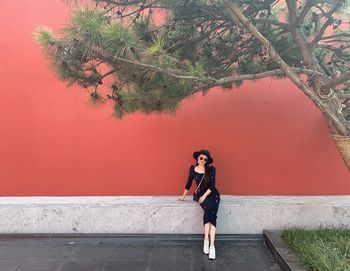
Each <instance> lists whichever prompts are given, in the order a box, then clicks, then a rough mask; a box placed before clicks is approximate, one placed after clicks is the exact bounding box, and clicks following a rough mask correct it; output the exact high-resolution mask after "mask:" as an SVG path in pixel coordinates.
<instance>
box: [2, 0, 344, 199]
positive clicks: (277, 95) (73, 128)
mask: <svg viewBox="0 0 350 271" xmlns="http://www.w3.org/2000/svg"><path fill="white" fill-rule="evenodd" d="M67 14H68V8H67V6H65V4H64V2H63V1H61V0H50V1H44V0H26V1H10V0H6V1H2V3H1V10H0V33H1V36H0V54H1V65H0V75H1V80H0V89H1V99H0V195H2V196H8V195H16V196H17V195H180V194H182V192H183V189H184V186H185V182H186V180H187V173H188V168H189V166H190V165H191V164H192V163H194V159H193V158H192V152H193V151H195V150H198V149H200V148H208V149H209V150H210V151H211V152H212V155H213V157H214V160H215V161H214V165H215V166H216V169H217V187H218V189H219V191H220V192H221V194H233V195H317V194H324V195H326V194H349V193H350V174H349V173H348V171H347V169H346V167H345V165H344V164H343V161H342V160H341V158H340V156H339V154H338V152H337V149H336V147H335V146H334V144H333V142H332V141H331V139H330V137H329V131H328V128H327V125H326V123H325V121H324V119H323V117H322V115H321V114H320V112H319V111H318V109H317V108H316V107H315V106H314V105H313V104H312V102H310V101H309V100H308V99H307V98H306V97H305V96H304V95H303V94H302V93H301V91H299V90H298V89H297V88H296V87H294V85H292V84H291V83H290V82H289V81H288V80H270V79H264V80H260V81H258V82H255V83H253V82H246V83H244V84H243V86H242V87H241V88H240V89H234V90H230V91H223V90H221V89H214V90H212V91H210V92H209V93H208V94H207V95H206V96H202V95H201V94H196V95H195V96H194V97H193V98H192V99H189V100H186V101H184V102H183V104H182V108H181V110H180V111H179V112H178V114H176V115H175V116H170V115H164V116H161V117H156V116H144V115H142V114H135V115H129V116H127V117H126V118H124V119H123V120H121V121H117V120H114V119H113V118H112V117H111V114H112V109H111V107H108V106H105V107H103V108H101V109H94V108H91V107H89V106H87V105H86V101H87V100H88V96H87V93H85V92H84V91H83V90H81V89H79V88H76V87H74V88H67V87H66V86H65V83H63V82H60V81H58V80H57V79H56V78H55V76H54V74H53V72H52V71H51V70H50V68H49V65H48V64H47V62H46V61H45V59H44V56H43V54H42V53H41V49H40V48H39V47H38V45H36V44H35V42H34V41H33V38H32V32H33V30H34V29H35V27H36V26H38V25H47V26H50V27H52V28H54V29H58V28H59V27H60V26H62V25H63V23H64V22H65V20H66V18H67ZM193 189H194V186H193V187H192V190H193Z"/></svg>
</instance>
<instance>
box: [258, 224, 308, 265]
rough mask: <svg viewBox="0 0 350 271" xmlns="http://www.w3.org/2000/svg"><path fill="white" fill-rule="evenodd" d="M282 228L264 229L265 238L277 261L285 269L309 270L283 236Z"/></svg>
mask: <svg viewBox="0 0 350 271" xmlns="http://www.w3.org/2000/svg"><path fill="white" fill-rule="evenodd" d="M281 234H282V230H274V231H269V230H264V231H263V239H264V241H265V244H266V246H267V247H268V248H269V250H270V251H271V254H272V255H273V256H274V258H275V260H276V262H277V263H278V264H279V266H280V267H281V268H282V270H285V271H308V269H306V268H305V267H303V265H302V263H300V262H299V260H298V258H297V256H296V255H295V254H294V252H293V251H292V250H291V249H290V248H289V247H288V245H287V244H286V243H285V242H284V240H283V239H282V237H281Z"/></svg>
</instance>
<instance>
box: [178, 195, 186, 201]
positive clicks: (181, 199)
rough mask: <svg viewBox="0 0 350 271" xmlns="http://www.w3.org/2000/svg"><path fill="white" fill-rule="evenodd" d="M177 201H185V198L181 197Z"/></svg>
mask: <svg viewBox="0 0 350 271" xmlns="http://www.w3.org/2000/svg"><path fill="white" fill-rule="evenodd" d="M177 200H179V201H183V200H185V197H184V196H181V197H179V198H178V199H177Z"/></svg>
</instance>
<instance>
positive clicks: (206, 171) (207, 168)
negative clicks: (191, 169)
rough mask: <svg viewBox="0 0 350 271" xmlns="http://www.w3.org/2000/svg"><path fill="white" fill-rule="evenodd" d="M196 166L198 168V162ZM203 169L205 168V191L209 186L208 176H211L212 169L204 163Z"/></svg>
mask: <svg viewBox="0 0 350 271" xmlns="http://www.w3.org/2000/svg"><path fill="white" fill-rule="evenodd" d="M196 166H198V161H196ZM204 168H205V176H204V179H203V184H204V187H205V189H207V188H208V186H209V180H210V176H211V175H212V174H213V171H212V167H211V166H210V165H209V164H208V163H205V165H204Z"/></svg>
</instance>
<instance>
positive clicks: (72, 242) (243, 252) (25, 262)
mask: <svg viewBox="0 0 350 271" xmlns="http://www.w3.org/2000/svg"><path fill="white" fill-rule="evenodd" d="M0 270H1V271H46V270H47V271H49V270H50V271H51V270H53V271H119V270H121V271H127V270H135V271H136V270H140V271H141V270H142V271H145V270H150V271H151V270H161V271H164V270H165V271H171V270H176V271H179V270H193V271H195V270H198V271H199V270H220V271H225V270H230V271H232V270H233V271H234V270H237V271H240V270H244V271H260V270H261V271H262V270H281V269H280V268H279V266H278V265H277V264H276V263H274V261H273V258H272V255H271V253H270V251H269V250H268V249H267V248H266V247H265V245H264V244H263V243H262V241H261V242H259V241H258V242H256V241H255V242H249V241H247V242H244V241H242V240H241V241H240V242H237V241H232V240H231V241H227V240H226V241H225V240H217V241H216V260H209V259H208V256H207V255H205V254H203V252H202V243H201V241H200V240H194V241H181V240H165V239H164V240H157V241H154V240H152V241H150V240H148V241H147V240H144V239H142V238H140V239H137V238H135V237H133V238H125V237H124V238H103V239H88V238H81V239H79V238H74V239H59V240H56V239H51V240H40V239H39V240H38V239H35V238H33V239H30V238H27V239H26V240H18V239H17V240H13V241H11V240H10V239H8V240H0Z"/></svg>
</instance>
